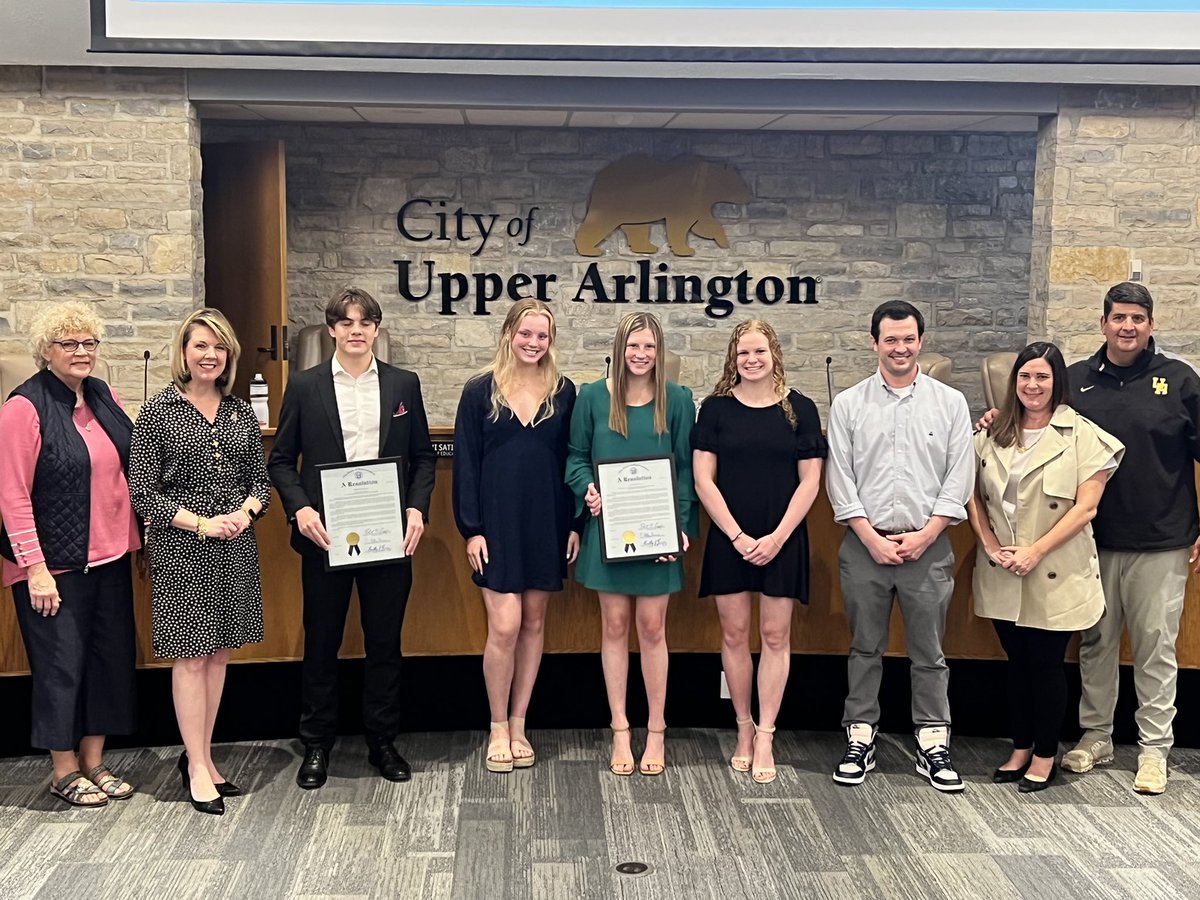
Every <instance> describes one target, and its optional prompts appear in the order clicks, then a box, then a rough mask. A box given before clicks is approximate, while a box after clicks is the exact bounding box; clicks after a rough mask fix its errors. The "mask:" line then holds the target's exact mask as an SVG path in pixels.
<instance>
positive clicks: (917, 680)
mask: <svg viewBox="0 0 1200 900" xmlns="http://www.w3.org/2000/svg"><path fill="white" fill-rule="evenodd" d="M924 332H925V322H924V319H923V318H922V316H921V313H920V311H919V310H918V309H917V308H916V307H914V306H912V305H911V304H909V303H904V302H903V301H898V300H897V301H890V302H888V303H884V304H882V305H881V306H879V307H878V308H877V309H876V310H875V312H874V314H873V315H872V317H871V345H872V347H873V348H874V350H875V352H876V354H877V355H878V356H879V370H878V371H877V372H875V373H874V374H872V375H871V376H870V377H869V378H866V379H864V380H863V381H860V382H859V383H858V384H856V385H855V386H854V387H852V388H850V389H849V390H846V391H843V392H842V393H841V394H839V395H838V397H837V398H836V399H835V400H834V401H833V405H832V406H831V407H830V410H829V462H828V468H827V470H826V471H827V472H828V476H827V487H828V492H829V500H830V503H831V504H832V505H833V515H834V519H836V520H837V521H838V522H840V523H843V524H845V525H847V526H849V530H848V531H847V532H846V537H845V539H844V540H843V541H842V547H841V550H840V552H839V554H838V560H839V565H840V570H841V582H842V596H843V599H844V602H845V607H846V618H847V619H848V620H849V623H850V632H851V635H852V640H851V644H850V655H849V659H848V661H847V670H848V675H849V683H850V691H849V694H848V695H847V697H846V705H845V710H844V714H843V719H842V724H843V725H844V726H845V728H846V737H847V747H846V754H845V756H843V758H842V760H841V762H839V763H838V765H837V767H836V768H835V770H834V774H833V779H834V781H836V782H838V783H839V784H849V785H852V784H860V783H862V781H863V780H864V779H865V778H866V774H867V772H869V771H870V770H871V769H873V768H874V767H875V735H876V732H877V729H878V722H879V682H880V679H881V677H882V674H883V652H884V650H885V649H886V648H887V642H888V624H889V621H890V619H891V613H892V603H893V598H895V599H897V600H898V601H899V603H900V611H901V612H902V613H903V615H904V633H905V639H906V642H907V645H908V656H909V659H910V660H911V663H912V669H911V676H912V718H913V725H914V727H915V729H916V745H917V747H916V749H917V771H918V772H920V773H922V774H923V775H925V776H926V777H927V778H928V779H929V781H930V783H931V784H932V785H933V786H934V787H935V788H937V789H938V790H940V791H961V790H962V789H963V782H962V779H961V778H959V777H958V774H957V772H955V771H954V767H953V765H952V764H951V761H950V704H949V700H948V699H947V688H948V686H949V682H950V673H949V670H948V668H947V666H946V659H945V657H944V656H943V654H942V637H943V634H944V633H945V627H946V611H947V609H949V606H950V598H951V595H952V594H953V592H954V551H953V550H952V548H951V546H950V540H949V538H948V537H947V535H946V534H945V529H946V528H947V527H949V526H950V525H953V524H955V523H957V522H961V521H963V520H964V519H966V515H967V513H966V503H967V499H968V498H969V497H970V496H971V491H972V488H973V486H974V475H975V457H974V452H973V450H972V445H971V415H970V411H969V410H968V409H967V401H966V398H964V397H963V395H962V394H961V393H959V392H958V391H956V390H954V388H951V387H948V386H946V385H944V384H941V383H940V382H938V381H935V380H934V379H932V378H930V377H929V376H927V375H923V374H921V371H920V368H919V366H918V365H917V357H918V355H919V354H920V352H921V342H922V339H923V337H924Z"/></svg>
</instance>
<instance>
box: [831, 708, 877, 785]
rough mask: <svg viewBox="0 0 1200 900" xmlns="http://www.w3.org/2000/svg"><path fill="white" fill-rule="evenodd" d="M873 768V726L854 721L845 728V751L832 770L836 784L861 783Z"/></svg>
mask: <svg viewBox="0 0 1200 900" xmlns="http://www.w3.org/2000/svg"><path fill="white" fill-rule="evenodd" d="M874 768H875V726H874V725H867V724H866V723H865V722H855V723H854V724H853V725H850V726H848V727H847V728H846V753H845V755H844V756H842V761H841V762H840V763H838V764H837V768H836V769H834V770H833V780H834V781H836V782H837V783H838V784H862V783H863V781H864V779H866V777H867V773H868V772H870V771H871V770H872V769H874Z"/></svg>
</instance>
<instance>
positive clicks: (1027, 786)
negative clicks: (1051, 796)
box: [1017, 763, 1058, 794]
mask: <svg viewBox="0 0 1200 900" xmlns="http://www.w3.org/2000/svg"><path fill="white" fill-rule="evenodd" d="M1056 775H1058V763H1055V764H1054V765H1053V766H1051V767H1050V774H1049V775H1047V776H1046V780H1045V781H1033V780H1032V779H1031V778H1030V777H1029V776H1028V775H1026V776H1025V777H1024V778H1022V779H1021V780H1020V781H1019V782H1018V783H1017V790H1018V791H1020V792H1021V793H1022V794H1032V793H1035V792H1036V791H1044V790H1045V789H1046V788H1048V787H1050V782H1052V781H1053V780H1054V777H1055V776H1056Z"/></svg>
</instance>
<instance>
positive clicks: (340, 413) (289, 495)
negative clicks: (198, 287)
mask: <svg viewBox="0 0 1200 900" xmlns="http://www.w3.org/2000/svg"><path fill="white" fill-rule="evenodd" d="M382 317H383V313H382V311H381V310H380V308H379V304H378V303H377V302H376V301H375V298H374V297H372V296H371V295H370V294H368V293H367V292H366V291H363V290H360V289H358V288H346V289H344V290H342V291H339V292H338V293H337V294H336V295H335V296H334V298H333V299H332V300H331V301H330V302H329V305H328V306H327V307H326V308H325V321H326V324H327V325H328V326H329V333H330V335H331V336H332V337H333V340H334V344H335V346H336V350H335V351H334V355H333V359H331V360H329V361H328V362H324V363H320V364H319V365H317V366H314V367H313V368H311V369H307V370H305V371H303V372H297V373H296V374H295V375H293V376H292V378H291V380H290V381H289V382H288V387H287V391H286V393H285V394H284V397H283V408H282V409H281V410H280V413H279V428H278V429H277V430H276V433H275V444H274V447H273V448H272V450H271V456H270V460H269V461H268V470H269V471H270V474H271V480H272V481H273V482H274V483H275V487H276V489H277V490H278V491H279V496H280V498H281V499H282V500H283V506H284V509H285V511H286V512H287V515H288V518H289V519H290V520H291V522H292V528H293V531H292V548H293V549H294V550H296V552H297V553H299V554H300V559H301V578H302V580H303V585H304V666H303V669H302V674H301V704H300V706H301V712H300V737H301V739H302V740H303V741H304V744H305V754H304V761H303V762H302V763H301V765H300V770H299V771H298V772H297V773H296V783H297V784H299V785H300V787H302V788H306V789H312V788H319V787H320V786H321V785H323V784H324V783H325V780H326V778H327V775H328V766H329V755H330V753H331V752H332V750H333V744H334V738H335V736H336V733H337V730H336V729H337V719H338V715H337V699H338V687H337V676H338V658H337V654H338V648H339V647H340V646H341V643H342V632H343V630H344V629H345V625H346V612H347V609H348V607H349V604H350V591H351V588H352V587H357V588H358V599H359V608H360V610H361V618H362V629H363V642H364V648H365V650H366V660H365V662H364V668H363V710H362V715H363V728H364V730H365V731H366V738H367V746H368V759H369V760H370V762H371V764H372V765H373V766H375V767H376V768H377V769H378V770H379V774H380V775H382V776H383V777H384V778H386V779H388V780H389V781H407V780H408V779H409V778H410V776H411V769H410V767H409V765H408V762H407V761H406V760H405V759H404V757H402V756H401V755H400V754H399V753H398V752H397V750H396V748H395V746H394V744H393V741H394V740H395V738H396V733H397V731H398V730H399V727H400V632H401V629H402V628H403V626H404V607H405V604H406V602H407V601H408V592H409V588H410V587H411V585H412V563H411V561H410V559H409V557H411V556H412V554H413V552H414V551H415V550H416V549H417V544H418V543H419V542H420V540H421V534H422V533H423V532H424V530H425V520H426V518H427V517H428V515H429V501H430V497H431V495H432V494H433V478H434V467H435V464H436V462H437V457H436V455H435V453H434V450H433V444H432V443H431V442H430V440H429V425H428V423H427V422H426V419H425V406H424V404H423V403H422V401H421V383H420V381H419V380H418V379H417V376H416V375H415V374H414V373H412V372H409V371H406V370H405V369H399V368H396V367H395V366H389V365H388V364H387V363H383V362H380V361H379V360H378V359H376V358H375V354H374V353H373V352H372V347H373V345H374V343H375V337H376V335H378V334H379V323H380V321H381V319H382ZM391 457H399V458H400V460H401V478H402V480H403V482H404V505H405V511H406V515H407V522H406V525H405V531H404V553H405V558H404V559H402V560H399V561H398V562H392V563H387V564H384V565H376V566H370V567H364V568H358V569H354V568H342V569H338V570H334V571H326V566H325V563H326V560H327V559H328V550H329V546H330V536H329V533H328V532H327V531H326V529H325V522H324V518H323V515H322V511H323V509H324V507H323V504H322V498H321V483H320V474H319V471H318V466H320V465H321V464H322V463H345V462H356V461H359V460H371V459H379V458H391Z"/></svg>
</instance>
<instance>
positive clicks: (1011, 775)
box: [992, 763, 1029, 784]
mask: <svg viewBox="0 0 1200 900" xmlns="http://www.w3.org/2000/svg"><path fill="white" fill-rule="evenodd" d="M1028 770H1029V763H1025V765H1023V766H1021V768H1019V769H997V770H996V771H995V772H993V773H992V781H994V782H996V784H1012V783H1013V782H1014V781H1020V780H1021V779H1022V778H1023V777H1024V776H1025V773H1026V772H1027V771H1028Z"/></svg>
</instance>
